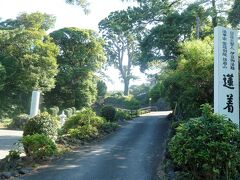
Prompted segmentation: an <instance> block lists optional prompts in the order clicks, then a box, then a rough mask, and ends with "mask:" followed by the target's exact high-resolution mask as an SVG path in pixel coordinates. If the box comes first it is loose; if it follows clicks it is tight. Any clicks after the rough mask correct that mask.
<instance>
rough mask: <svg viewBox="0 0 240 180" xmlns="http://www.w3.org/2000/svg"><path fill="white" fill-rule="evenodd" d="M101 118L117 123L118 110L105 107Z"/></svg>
mask: <svg viewBox="0 0 240 180" xmlns="http://www.w3.org/2000/svg"><path fill="white" fill-rule="evenodd" d="M101 116H102V117H104V118H105V119H106V120H107V121H111V122H113V121H116V109H115V108H114V107H112V106H104V107H103V108H102V109H101Z"/></svg>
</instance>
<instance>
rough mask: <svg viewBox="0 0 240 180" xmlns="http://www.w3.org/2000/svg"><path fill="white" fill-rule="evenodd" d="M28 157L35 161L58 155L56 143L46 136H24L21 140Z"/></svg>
mask: <svg viewBox="0 0 240 180" xmlns="http://www.w3.org/2000/svg"><path fill="white" fill-rule="evenodd" d="M21 142H22V144H23V147H24V150H25V153H26V155H27V156H30V157H32V158H33V159H35V160H39V159H42V158H44V157H49V156H52V155H54V154H56V153H57V147H56V145H55V143H54V142H53V141H52V140H51V139H50V138H49V137H47V136H46V135H44V134H33V135H31V136H30V135H27V136H24V137H23V138H22V139H21Z"/></svg>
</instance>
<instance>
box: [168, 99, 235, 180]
mask: <svg viewBox="0 0 240 180" xmlns="http://www.w3.org/2000/svg"><path fill="white" fill-rule="evenodd" d="M239 148H240V132H239V129H238V127H237V125H236V124H234V123H232V122H230V121H228V120H227V119H226V118H225V117H223V116H220V115H218V114H214V113H212V108H211V106H210V105H209V104H205V105H204V106H202V116H201V117H199V118H194V119H190V120H188V121H183V122H182V123H180V124H179V126H178V127H177V128H176V134H175V136H174V137H173V138H172V139H171V141H170V143H169V151H170V154H171V157H172V159H173V162H174V163H175V165H176V166H178V167H179V168H181V169H182V170H183V171H186V172H190V173H191V175H192V176H193V177H194V179H222V178H223V179H234V177H236V175H237V174H238V173H239V170H240V169H239V164H240V149H239Z"/></svg>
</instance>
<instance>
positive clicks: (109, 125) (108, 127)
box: [99, 122, 119, 134]
mask: <svg viewBox="0 0 240 180" xmlns="http://www.w3.org/2000/svg"><path fill="white" fill-rule="evenodd" d="M117 128H119V125H118V124H117V123H113V122H105V123H103V124H102V125H101V126H100V128H99V130H100V131H101V132H102V133H107V134H108V133H111V132H113V131H115V130H116V129H117Z"/></svg>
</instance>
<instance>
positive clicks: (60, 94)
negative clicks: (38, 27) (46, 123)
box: [45, 28, 105, 109]
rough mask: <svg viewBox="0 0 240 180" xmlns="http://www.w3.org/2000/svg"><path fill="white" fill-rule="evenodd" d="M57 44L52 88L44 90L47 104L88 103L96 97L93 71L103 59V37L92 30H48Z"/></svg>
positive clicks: (73, 104)
mask: <svg viewBox="0 0 240 180" xmlns="http://www.w3.org/2000/svg"><path fill="white" fill-rule="evenodd" d="M50 36H51V37H52V38H53V40H54V42H55V43H56V44H57V45H58V46H59V47H60V50H61V53H60V54H59V55H58V58H57V63H58V65H59V73H58V75H57V77H56V80H57V82H56V86H55V88H54V89H53V90H52V91H51V92H49V93H46V95H45V99H47V101H46V102H45V103H46V104H47V106H59V107H60V108H61V109H64V108H66V107H76V108H77V109H81V108H82V107H90V106H91V105H92V104H93V103H94V102H95V100H96V96H97V88H96V86H97V82H96V80H95V79H96V78H95V76H94V72H95V71H97V70H99V69H100V68H101V67H102V65H103V63H104V62H105V54H104V51H103V40H102V39H101V38H100V37H99V36H98V35H97V33H96V32H94V31H92V30H85V29H78V28H63V29H59V30H57V31H54V32H52V33H51V34H50Z"/></svg>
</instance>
